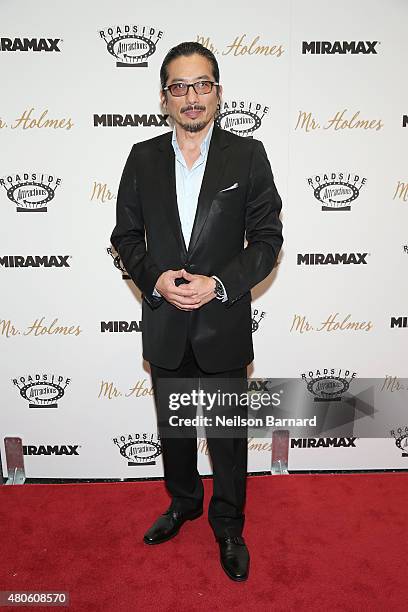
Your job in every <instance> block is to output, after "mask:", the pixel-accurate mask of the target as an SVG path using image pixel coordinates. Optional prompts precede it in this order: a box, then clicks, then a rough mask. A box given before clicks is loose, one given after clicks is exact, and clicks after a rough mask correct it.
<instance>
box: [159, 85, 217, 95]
mask: <svg viewBox="0 0 408 612" xmlns="http://www.w3.org/2000/svg"><path fill="white" fill-rule="evenodd" d="M214 85H219V83H215V81H197V82H196V83H173V85H167V87H163V91H169V92H170V93H171V95H172V96H175V97H176V98H179V97H180V96H185V95H187V93H188V90H189V88H190V87H192V88H193V89H194V91H195V92H196V94H198V95H199V96H203V95H205V94H209V93H211V91H212V88H213V86H214Z"/></svg>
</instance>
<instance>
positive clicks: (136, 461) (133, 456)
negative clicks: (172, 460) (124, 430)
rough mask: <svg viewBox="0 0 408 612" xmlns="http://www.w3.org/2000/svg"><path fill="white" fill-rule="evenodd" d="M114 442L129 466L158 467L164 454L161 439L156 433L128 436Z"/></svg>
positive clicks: (118, 437) (120, 437) (114, 439)
mask: <svg viewBox="0 0 408 612" xmlns="http://www.w3.org/2000/svg"><path fill="white" fill-rule="evenodd" d="M113 442H114V444H116V446H117V447H118V448H119V452H120V454H121V456H122V457H123V458H124V459H126V460H127V464H128V466H134V465H156V459H157V457H159V456H160V455H161V452H162V449H161V445H160V439H159V437H158V435H157V434H155V433H152V434H150V433H136V434H126V435H122V436H117V437H116V438H113Z"/></svg>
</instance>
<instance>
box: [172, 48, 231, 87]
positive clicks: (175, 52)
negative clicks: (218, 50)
mask: <svg viewBox="0 0 408 612" xmlns="http://www.w3.org/2000/svg"><path fill="white" fill-rule="evenodd" d="M194 53H197V54H198V55H202V56H203V57H206V58H207V59H208V61H209V62H210V63H211V68H212V71H213V75H214V79H215V81H216V82H217V83H219V81H220V69H219V68H218V62H217V60H216V59H215V55H214V53H213V52H212V51H210V50H209V49H207V47H204V45H201V44H200V43H198V42H193V41H189V42H182V43H180V44H179V45H176V46H175V47H172V48H171V49H170V51H168V53H167V55H166V57H165V58H164V60H163V63H162V65H161V68H160V83H161V88H162V89H163V88H164V87H166V83H167V79H168V78H169V74H168V71H167V66H168V65H169V64H170V62H171V61H172V60H174V59H176V58H177V57H181V56H183V55H185V56H188V55H194Z"/></svg>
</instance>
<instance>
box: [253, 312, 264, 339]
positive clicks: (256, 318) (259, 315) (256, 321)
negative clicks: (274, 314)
mask: <svg viewBox="0 0 408 612" xmlns="http://www.w3.org/2000/svg"><path fill="white" fill-rule="evenodd" d="M265 316H266V312H265V310H259V309H258V308H254V309H253V311H252V333H253V334H254V333H255V332H256V331H258V329H259V325H260V323H261V321H262V319H263V318H264V317H265Z"/></svg>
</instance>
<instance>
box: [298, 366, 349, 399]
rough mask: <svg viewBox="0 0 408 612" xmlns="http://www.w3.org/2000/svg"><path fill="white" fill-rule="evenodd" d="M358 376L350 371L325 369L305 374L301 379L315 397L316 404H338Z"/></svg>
mask: <svg viewBox="0 0 408 612" xmlns="http://www.w3.org/2000/svg"><path fill="white" fill-rule="evenodd" d="M356 376H357V372H351V371H350V370H342V369H339V370H337V369H335V368H323V369H322V370H315V371H310V372H306V373H303V374H302V375H301V378H302V379H303V380H304V381H305V382H306V385H307V390H308V391H309V392H310V393H311V394H312V395H313V396H314V401H315V402H338V401H341V400H342V396H343V394H344V393H346V391H348V389H349V387H350V382H351V381H352V379H353V378H355V377H356ZM347 379H348V380H347Z"/></svg>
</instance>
